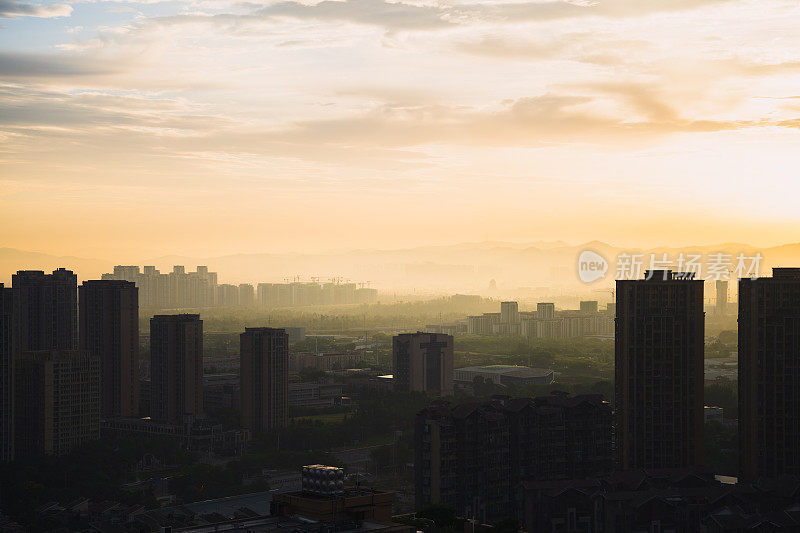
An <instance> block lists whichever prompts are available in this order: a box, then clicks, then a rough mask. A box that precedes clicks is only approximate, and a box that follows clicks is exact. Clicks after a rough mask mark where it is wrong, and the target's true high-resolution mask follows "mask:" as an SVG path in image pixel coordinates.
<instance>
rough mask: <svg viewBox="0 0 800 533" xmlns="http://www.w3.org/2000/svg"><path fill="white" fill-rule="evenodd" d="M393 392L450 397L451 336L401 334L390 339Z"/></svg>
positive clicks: (451, 381)
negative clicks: (425, 393)
mask: <svg viewBox="0 0 800 533" xmlns="http://www.w3.org/2000/svg"><path fill="white" fill-rule="evenodd" d="M392 369H393V371H394V380H393V381H394V390H396V391H400V392H408V391H425V392H429V393H432V394H436V395H438V396H450V395H452V394H453V336H452V335H445V334H443V333H422V332H421V331H418V332H416V333H403V334H400V335H397V336H395V337H394V339H392Z"/></svg>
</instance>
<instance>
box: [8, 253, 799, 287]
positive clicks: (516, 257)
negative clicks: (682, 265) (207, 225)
mask: <svg viewBox="0 0 800 533" xmlns="http://www.w3.org/2000/svg"><path fill="white" fill-rule="evenodd" d="M587 249H589V250H593V251H595V252H596V253H598V254H600V255H602V256H603V257H605V258H606V259H607V260H608V261H609V263H611V268H613V264H614V262H615V258H616V257H617V255H618V254H620V253H629V254H637V253H638V254H645V257H648V256H649V254H651V253H655V254H658V255H659V256H660V255H661V254H664V253H666V254H668V257H670V258H675V257H677V255H678V254H679V253H681V252H684V253H687V254H688V253H697V254H703V255H706V256H707V255H708V254H713V253H718V252H721V253H727V254H731V255H732V256H733V257H734V258H735V256H736V255H737V254H739V253H743V254H747V255H754V254H756V253H760V254H761V255H762V256H763V261H762V263H761V270H762V272H763V273H764V274H768V273H769V268H770V267H772V266H794V265H797V266H800V243H792V244H785V245H781V246H775V247H769V248H756V247H754V246H751V245H749V244H744V243H722V244H714V245H701V246H687V247H681V248H677V247H663V248H651V249H635V248H623V247H618V246H613V245H610V244H608V243H604V242H601V241H591V242H587V243H583V244H579V245H571V244H568V243H565V242H562V241H555V242H531V243H510V242H478V243H460V244H453V245H446V246H422V247H418V248H408V249H395V250H352V251H350V252H339V253H326V254H288V253H287V254H282V253H262V254H235V255H226V256H219V257H186V256H163V257H157V258H149V259H148V258H145V259H143V260H142V261H140V262H139V265H140V266H142V265H155V266H156V267H157V268H159V269H161V271H162V272H169V271H170V270H171V269H172V265H184V266H185V267H186V269H187V270H194V268H195V267H196V266H197V265H207V266H208V267H209V269H211V270H212V271H216V272H218V273H219V282H220V283H245V282H248V283H259V282H283V281H285V280H292V279H297V278H299V279H301V280H309V279H311V278H318V279H320V280H322V281H325V280H328V279H330V278H334V277H336V278H342V279H343V280H344V279H349V280H351V281H353V282H369V284H370V286H372V287H375V288H378V289H386V290H410V289H412V288H413V289H418V290H423V291H438V292H443V293H445V292H480V291H483V290H485V289H486V288H487V287H488V286H489V282H490V280H496V283H497V285H498V286H499V287H506V288H509V289H510V288H517V287H529V288H536V287H547V286H549V287H553V286H570V285H573V284H577V283H579V282H578V280H577V275H576V272H577V271H576V265H577V257H578V255H579V254H580V253H581V252H582V251H583V250H587ZM734 261H735V260H734ZM115 264H118V262H115V261H113V260H108V259H96V258H81V257H72V256H55V255H49V254H45V253H40V252H30V251H23V250H17V249H13V248H0V281H2V282H6V283H9V282H10V280H11V274H12V273H14V272H15V271H17V270H21V269H37V270H48V271H49V270H53V269H55V268H57V267H60V266H63V267H66V268H70V269H72V270H74V271H75V272H77V273H78V277H79V279H93V278H97V277H99V276H100V275H101V274H102V273H103V272H110V271H111V270H112V269H113V267H114V265H115ZM613 277H614V272H609V276H607V279H606V280H605V282H598V285H600V286H603V283H605V284H606V285H610V282H611V279H613Z"/></svg>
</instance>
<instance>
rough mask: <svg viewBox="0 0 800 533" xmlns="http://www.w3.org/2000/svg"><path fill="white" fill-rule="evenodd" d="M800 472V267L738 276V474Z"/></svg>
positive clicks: (753, 477)
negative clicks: (765, 274)
mask: <svg viewBox="0 0 800 533" xmlns="http://www.w3.org/2000/svg"><path fill="white" fill-rule="evenodd" d="M783 475H793V476H798V475H800V268H774V269H772V277H771V278H756V279H741V280H739V476H740V479H741V480H743V481H747V482H754V481H756V480H757V479H758V478H760V477H766V478H778V477H780V476H783Z"/></svg>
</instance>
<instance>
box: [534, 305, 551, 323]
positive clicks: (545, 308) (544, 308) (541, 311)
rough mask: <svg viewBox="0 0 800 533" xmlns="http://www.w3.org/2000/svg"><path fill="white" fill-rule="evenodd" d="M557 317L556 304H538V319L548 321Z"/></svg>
mask: <svg viewBox="0 0 800 533" xmlns="http://www.w3.org/2000/svg"><path fill="white" fill-rule="evenodd" d="M555 317H556V304H554V303H550V302H540V303H538V304H536V318H538V319H539V320H548V319H553V318H555Z"/></svg>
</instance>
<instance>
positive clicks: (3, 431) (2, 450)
mask: <svg viewBox="0 0 800 533" xmlns="http://www.w3.org/2000/svg"><path fill="white" fill-rule="evenodd" d="M13 330H14V293H13V291H12V290H11V289H10V288H6V287H4V286H3V284H2V283H0V461H11V460H12V459H14V353H15V350H14V346H13V342H14V338H13Z"/></svg>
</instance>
